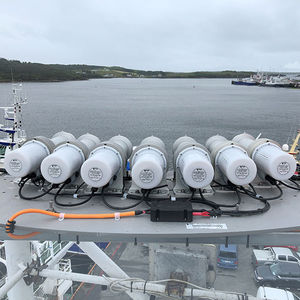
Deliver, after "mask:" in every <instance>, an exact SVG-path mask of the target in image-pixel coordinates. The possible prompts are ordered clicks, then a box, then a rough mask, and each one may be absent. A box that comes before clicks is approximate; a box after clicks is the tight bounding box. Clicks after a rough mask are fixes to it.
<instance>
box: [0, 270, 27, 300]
mask: <svg viewBox="0 0 300 300" xmlns="http://www.w3.org/2000/svg"><path fill="white" fill-rule="evenodd" d="M23 273H24V271H23V270H19V271H18V272H17V273H15V274H14V275H13V276H11V277H10V278H9V279H8V280H7V281H6V283H5V284H4V285H3V286H2V287H1V288H0V299H2V297H4V296H5V295H6V294H7V292H8V291H9V290H10V289H11V288H12V287H13V286H14V285H15V284H16V283H17V282H18V281H19V280H20V279H22V277H23Z"/></svg>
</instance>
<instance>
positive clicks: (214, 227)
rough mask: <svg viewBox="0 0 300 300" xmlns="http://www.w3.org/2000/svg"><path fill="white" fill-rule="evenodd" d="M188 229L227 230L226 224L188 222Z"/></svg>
mask: <svg viewBox="0 0 300 300" xmlns="http://www.w3.org/2000/svg"><path fill="white" fill-rule="evenodd" d="M186 229H211V230H219V229H220V230H227V225H226V224H218V223H211V224H205V223H188V224H186Z"/></svg>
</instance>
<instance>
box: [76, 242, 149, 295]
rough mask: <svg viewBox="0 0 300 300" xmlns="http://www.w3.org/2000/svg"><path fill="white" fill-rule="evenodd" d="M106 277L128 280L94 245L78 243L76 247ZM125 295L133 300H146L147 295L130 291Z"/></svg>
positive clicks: (91, 243)
mask: <svg viewBox="0 0 300 300" xmlns="http://www.w3.org/2000/svg"><path fill="white" fill-rule="evenodd" d="M78 246H79V247H80V248H81V249H82V250H83V251H84V252H85V253H86V254H87V255H88V256H89V257H90V258H91V259H92V260H93V261H94V262H95V263H96V264H97V265H98V266H99V267H100V268H101V269H102V270H103V271H104V272H105V273H106V274H107V275H109V276H111V277H116V278H124V279H125V278H129V276H128V275H127V274H126V273H125V272H124V271H123V270H122V269H121V268H120V267H119V266H118V265H117V264H116V263H115V262H114V261H113V260H112V259H111V258H110V257H108V256H107V255H106V254H105V253H104V252H103V251H102V250H101V249H100V248H99V247H98V246H97V245H96V244H95V243H93V242H80V244H79V245H78ZM126 293H127V295H128V296H129V297H131V298H132V299H134V300H143V299H144V300H147V299H149V296H147V295H136V294H134V293H131V292H130V291H126Z"/></svg>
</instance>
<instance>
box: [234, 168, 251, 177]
mask: <svg viewBox="0 0 300 300" xmlns="http://www.w3.org/2000/svg"><path fill="white" fill-rule="evenodd" d="M248 175H249V169H248V168H247V167H246V166H238V167H237V168H236V169H235V176H236V177H237V178H239V179H245V178H247V177H248Z"/></svg>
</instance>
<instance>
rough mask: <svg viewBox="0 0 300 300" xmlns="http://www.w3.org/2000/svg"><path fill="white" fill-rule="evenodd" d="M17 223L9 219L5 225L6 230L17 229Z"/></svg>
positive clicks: (7, 231)
mask: <svg viewBox="0 0 300 300" xmlns="http://www.w3.org/2000/svg"><path fill="white" fill-rule="evenodd" d="M15 224H16V221H10V220H8V221H7V222H6V225H5V232H6V233H13V232H14V231H15Z"/></svg>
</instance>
